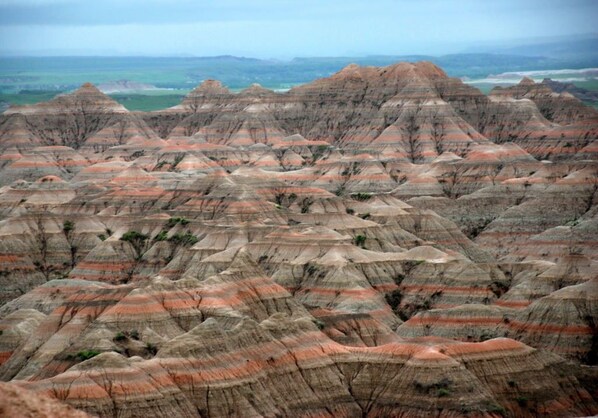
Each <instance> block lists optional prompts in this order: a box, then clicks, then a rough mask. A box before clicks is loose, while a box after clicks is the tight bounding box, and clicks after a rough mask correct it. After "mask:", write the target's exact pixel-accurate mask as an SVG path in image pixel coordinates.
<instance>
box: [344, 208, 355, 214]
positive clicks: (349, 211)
mask: <svg viewBox="0 0 598 418" xmlns="http://www.w3.org/2000/svg"><path fill="white" fill-rule="evenodd" d="M345 211H346V212H347V213H348V214H349V215H354V214H355V211H354V210H353V209H351V208H347V209H345Z"/></svg>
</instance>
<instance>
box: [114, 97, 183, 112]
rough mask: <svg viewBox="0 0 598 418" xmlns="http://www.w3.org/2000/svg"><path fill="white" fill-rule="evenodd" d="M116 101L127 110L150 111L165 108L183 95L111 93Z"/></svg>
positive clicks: (176, 101)
mask: <svg viewBox="0 0 598 418" xmlns="http://www.w3.org/2000/svg"><path fill="white" fill-rule="evenodd" d="M110 97H112V98H113V99H114V100H116V101H117V102H119V103H121V104H122V105H123V106H124V107H126V108H127V109H129V110H140V111H142V112H150V111H152V110H160V109H166V108H168V107H172V106H175V105H177V104H179V103H180V102H181V101H182V100H183V98H184V97H185V96H184V95H183V94H161V95H151V94H121V93H119V94H111V95H110Z"/></svg>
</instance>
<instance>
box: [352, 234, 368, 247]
mask: <svg viewBox="0 0 598 418" xmlns="http://www.w3.org/2000/svg"><path fill="white" fill-rule="evenodd" d="M366 239H367V238H366V236H365V235H357V236H356V237H355V245H357V246H359V247H361V248H363V247H364V245H365V240H366Z"/></svg>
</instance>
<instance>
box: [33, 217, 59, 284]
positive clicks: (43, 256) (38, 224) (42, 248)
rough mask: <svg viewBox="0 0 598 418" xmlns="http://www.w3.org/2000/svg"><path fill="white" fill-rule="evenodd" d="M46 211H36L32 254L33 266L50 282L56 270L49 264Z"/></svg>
mask: <svg viewBox="0 0 598 418" xmlns="http://www.w3.org/2000/svg"><path fill="white" fill-rule="evenodd" d="M44 221H45V219H44V209H43V208H42V209H41V210H40V211H36V212H35V213H34V214H33V222H34V223H35V231H34V233H33V234H34V237H35V244H34V252H33V254H32V258H33V265H34V266H35V267H36V268H37V269H38V270H39V272H40V273H42V274H43V276H44V278H45V279H46V281H48V280H50V274H51V273H52V271H53V270H54V268H53V266H51V265H50V264H48V242H49V239H50V238H49V236H48V233H47V232H46V226H45V224H44Z"/></svg>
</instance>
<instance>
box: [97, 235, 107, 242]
mask: <svg viewBox="0 0 598 418" xmlns="http://www.w3.org/2000/svg"><path fill="white" fill-rule="evenodd" d="M98 238H99V239H100V240H102V241H106V234H100V235H98Z"/></svg>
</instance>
